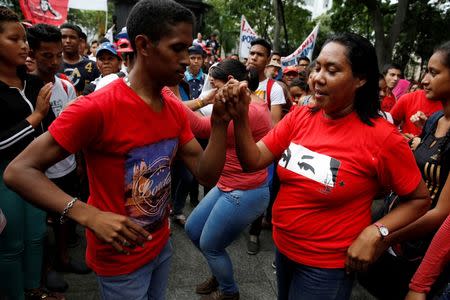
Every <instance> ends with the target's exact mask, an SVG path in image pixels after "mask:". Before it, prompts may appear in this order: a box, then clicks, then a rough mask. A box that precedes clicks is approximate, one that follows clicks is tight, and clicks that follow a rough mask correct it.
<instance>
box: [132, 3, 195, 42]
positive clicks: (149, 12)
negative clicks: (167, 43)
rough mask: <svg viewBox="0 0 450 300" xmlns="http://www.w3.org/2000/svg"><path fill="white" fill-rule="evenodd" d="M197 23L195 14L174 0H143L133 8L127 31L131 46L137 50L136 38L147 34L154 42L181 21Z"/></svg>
mask: <svg viewBox="0 0 450 300" xmlns="http://www.w3.org/2000/svg"><path fill="white" fill-rule="evenodd" d="M182 22H185V23H189V24H192V25H194V24H195V17H194V14H193V13H192V12H191V11H190V10H189V9H187V8H185V7H184V6H182V5H181V4H179V3H177V2H175V1H173V0H141V1H139V2H138V3H136V5H135V6H134V7H133V9H132V10H131V12H130V14H129V16H128V20H127V33H128V37H129V39H130V43H131V47H132V48H133V49H134V50H135V51H136V44H135V39H136V37H137V36H138V35H140V34H142V35H146V36H147V37H148V38H149V39H150V40H151V41H152V42H153V43H158V41H159V40H161V38H162V37H163V36H165V35H168V34H169V33H170V31H171V27H172V26H175V25H176V24H179V23H182Z"/></svg>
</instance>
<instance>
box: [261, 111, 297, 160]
mask: <svg viewBox="0 0 450 300" xmlns="http://www.w3.org/2000/svg"><path fill="white" fill-rule="evenodd" d="M293 119H294V112H291V113H288V114H287V115H286V116H285V117H284V118H283V119H281V121H280V122H278V124H277V125H276V126H275V127H274V128H273V129H272V130H271V131H269V133H268V134H267V135H266V136H265V137H263V138H262V139H261V140H262V142H263V143H264V145H266V147H267V148H268V149H269V151H270V152H272V154H273V155H274V156H275V157H280V156H281V154H282V153H283V151H284V150H285V149H286V148H287V147H288V146H289V143H290V142H291V139H292V138H291V133H292V131H293V130H292V128H293V126H292V124H293V121H294V120H293Z"/></svg>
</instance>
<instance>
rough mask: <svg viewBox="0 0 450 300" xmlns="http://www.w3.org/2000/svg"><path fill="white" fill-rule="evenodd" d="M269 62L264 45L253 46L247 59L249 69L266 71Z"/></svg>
mask: <svg viewBox="0 0 450 300" xmlns="http://www.w3.org/2000/svg"><path fill="white" fill-rule="evenodd" d="M268 60H269V56H268V55H267V49H266V48H264V47H263V46H262V45H253V46H252V47H251V48H250V55H249V56H248V59H247V68H255V69H256V70H258V72H261V71H264V70H265V68H266V65H267V63H268Z"/></svg>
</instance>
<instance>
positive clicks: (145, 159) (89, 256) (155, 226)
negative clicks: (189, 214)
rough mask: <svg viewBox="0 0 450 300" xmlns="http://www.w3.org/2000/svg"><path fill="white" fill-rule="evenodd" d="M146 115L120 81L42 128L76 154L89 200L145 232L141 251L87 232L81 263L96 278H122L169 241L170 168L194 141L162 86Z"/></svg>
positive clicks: (140, 102)
mask: <svg viewBox="0 0 450 300" xmlns="http://www.w3.org/2000/svg"><path fill="white" fill-rule="evenodd" d="M161 97H162V101H163V103H164V104H163V108H162V110H161V111H160V112H155V111H153V110H152V109H151V108H150V106H149V105H147V104H146V103H145V102H144V101H143V100H142V99H141V98H140V97H139V96H138V95H137V94H136V93H135V92H134V91H133V90H132V89H131V88H129V87H128V86H127V85H126V84H125V82H124V81H123V79H118V80H116V81H115V82H113V83H111V84H110V85H109V86H108V88H106V89H101V90H99V91H97V92H94V93H92V94H90V95H89V96H86V97H81V98H78V100H76V101H75V102H74V103H73V104H71V105H70V106H68V107H67V108H66V109H65V110H64V111H63V112H62V114H61V115H60V116H59V117H58V118H57V119H56V120H55V121H54V122H53V123H52V125H51V126H50V128H49V132H50V134H51V135H52V136H53V138H54V139H55V140H56V142H57V143H58V144H59V145H61V146H62V147H63V148H64V149H66V150H67V151H69V152H70V153H75V152H77V151H79V150H83V153H84V155H85V159H86V165H87V172H88V177H89V188H90V197H89V199H88V203H89V204H90V205H93V206H95V207H97V208H98V209H100V210H102V211H110V212H114V213H117V214H121V215H126V216H129V217H130V218H131V219H132V220H133V221H135V222H136V223H138V224H139V225H141V226H142V227H144V228H145V229H146V230H148V231H149V232H151V234H152V236H153V239H152V240H151V241H148V242H146V243H145V246H144V247H143V248H142V247H136V248H135V249H130V255H125V254H121V253H118V252H117V251H116V250H115V249H114V248H113V247H112V246H110V245H109V244H105V243H104V242H101V241H100V240H98V239H97V237H96V236H95V235H94V233H93V232H91V231H90V230H87V231H86V237H87V252H86V261H87V263H88V265H89V266H90V267H91V268H92V269H93V270H94V271H95V273H97V274H98V275H103V276H116V275H122V274H128V273H131V272H133V271H135V270H136V269H138V268H140V267H141V266H143V265H145V264H146V263H148V262H150V261H151V260H152V259H154V258H155V257H156V256H157V255H158V254H159V253H160V252H161V250H162V248H163V247H164V245H165V244H166V243H167V241H168V238H169V227H168V220H167V217H168V214H169V210H168V204H169V200H170V178H171V177H170V165H171V163H172V160H173V158H174V156H175V154H176V152H177V149H178V147H179V146H181V145H184V144H186V143H187V142H189V141H190V140H191V139H193V138H194V136H193V134H192V132H191V130H190V127H189V122H188V120H187V117H186V112H185V111H184V109H183V107H182V105H183V104H182V103H181V102H180V101H178V100H177V99H176V98H174V97H173V96H172V94H171V93H168V92H167V90H165V89H163V91H162V93H161Z"/></svg>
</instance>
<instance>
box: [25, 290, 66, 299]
mask: <svg viewBox="0 0 450 300" xmlns="http://www.w3.org/2000/svg"><path fill="white" fill-rule="evenodd" d="M42 299H47V300H65V299H66V298H65V297H64V294H61V293H52V292H48V291H46V290H45V289H43V288H37V289H31V290H26V291H25V300H42Z"/></svg>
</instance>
